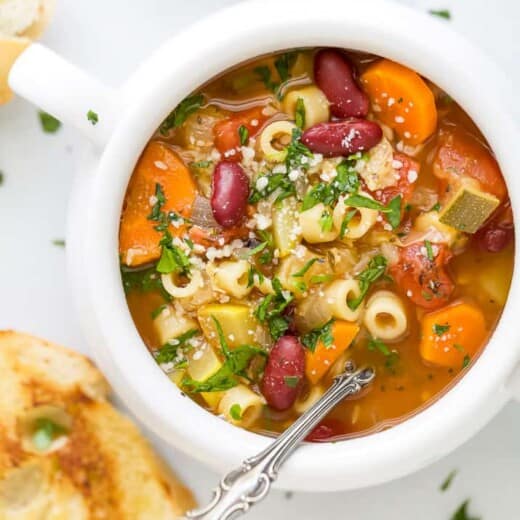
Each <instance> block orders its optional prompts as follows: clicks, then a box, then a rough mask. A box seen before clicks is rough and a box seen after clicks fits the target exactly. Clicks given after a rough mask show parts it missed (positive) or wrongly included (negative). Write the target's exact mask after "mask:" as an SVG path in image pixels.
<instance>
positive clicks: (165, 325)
mask: <svg viewBox="0 0 520 520" xmlns="http://www.w3.org/2000/svg"><path fill="white" fill-rule="evenodd" d="M153 326H154V328H155V332H156V333H157V336H158V338H159V342H160V344H161V345H164V344H165V343H167V342H168V340H170V339H175V338H178V337H179V336H180V335H182V334H184V333H185V332H188V331H189V330H192V329H198V328H199V327H198V325H197V322H196V321H195V320H193V319H191V318H188V317H187V316H182V315H180V314H179V313H178V312H176V311H175V309H174V308H173V307H172V306H171V305H168V306H167V307H166V308H165V309H163V311H162V312H161V313H159V315H158V316H157V317H156V318H155V319H154V320H153Z"/></svg>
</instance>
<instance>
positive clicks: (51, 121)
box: [38, 110, 61, 134]
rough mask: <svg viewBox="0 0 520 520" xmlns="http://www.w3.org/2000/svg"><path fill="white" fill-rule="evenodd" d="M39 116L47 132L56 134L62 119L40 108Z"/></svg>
mask: <svg viewBox="0 0 520 520" xmlns="http://www.w3.org/2000/svg"><path fill="white" fill-rule="evenodd" d="M38 116H39V118H40V124H41V125H42V129H43V131H44V132H45V133H47V134H54V133H56V132H57V131H58V130H59V129H60V127H61V121H59V120H58V119H56V118H55V117H54V116H51V115H50V114H48V113H47V112H44V111H43V110H40V111H39V112H38Z"/></svg>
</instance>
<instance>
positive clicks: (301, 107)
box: [294, 97, 306, 130]
mask: <svg viewBox="0 0 520 520" xmlns="http://www.w3.org/2000/svg"><path fill="white" fill-rule="evenodd" d="M305 117H306V114H305V103H304V101H303V98H301V97H300V98H298V100H297V101H296V108H295V112H294V122H295V124H296V126H297V127H298V128H300V129H302V130H303V129H304V128H305Z"/></svg>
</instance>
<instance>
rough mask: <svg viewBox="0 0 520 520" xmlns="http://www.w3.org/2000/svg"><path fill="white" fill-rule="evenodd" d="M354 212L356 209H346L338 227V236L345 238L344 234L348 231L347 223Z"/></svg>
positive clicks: (354, 214)
mask: <svg viewBox="0 0 520 520" xmlns="http://www.w3.org/2000/svg"><path fill="white" fill-rule="evenodd" d="M356 213H357V210H355V209H351V210H350V211H347V213H346V214H345V216H344V217H343V220H342V221H341V227H340V229H339V238H345V234H346V233H347V231H348V225H349V224H350V221H351V220H352V219H353V218H354V217H355V216H356Z"/></svg>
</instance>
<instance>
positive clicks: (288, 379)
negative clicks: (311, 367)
mask: <svg viewBox="0 0 520 520" xmlns="http://www.w3.org/2000/svg"><path fill="white" fill-rule="evenodd" d="M283 381H284V383H285V386H288V387H289V388H296V387H297V386H298V384H299V383H300V377H299V376H284V378H283Z"/></svg>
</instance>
